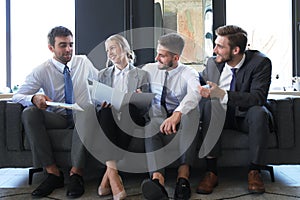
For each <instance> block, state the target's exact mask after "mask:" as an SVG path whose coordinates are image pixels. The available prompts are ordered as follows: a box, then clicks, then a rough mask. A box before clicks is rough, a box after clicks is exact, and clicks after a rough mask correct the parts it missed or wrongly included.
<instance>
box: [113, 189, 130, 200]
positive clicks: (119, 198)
mask: <svg viewBox="0 0 300 200" xmlns="http://www.w3.org/2000/svg"><path fill="white" fill-rule="evenodd" d="M126 197H127V194H126V192H125V190H123V191H121V192H119V193H118V194H116V195H113V199H114V200H122V199H125V198H126Z"/></svg>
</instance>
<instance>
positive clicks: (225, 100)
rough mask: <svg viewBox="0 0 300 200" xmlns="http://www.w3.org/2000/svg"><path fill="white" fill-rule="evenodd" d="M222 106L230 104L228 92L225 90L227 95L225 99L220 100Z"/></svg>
mask: <svg viewBox="0 0 300 200" xmlns="http://www.w3.org/2000/svg"><path fill="white" fill-rule="evenodd" d="M220 102H221V104H227V102H228V92H227V90H225V95H224V97H223V99H220Z"/></svg>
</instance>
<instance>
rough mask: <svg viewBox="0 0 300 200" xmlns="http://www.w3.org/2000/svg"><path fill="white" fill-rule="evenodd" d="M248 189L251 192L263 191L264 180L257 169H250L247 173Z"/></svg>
mask: <svg viewBox="0 0 300 200" xmlns="http://www.w3.org/2000/svg"><path fill="white" fill-rule="evenodd" d="M248 190H249V192H251V193H258V194H262V193H264V192H265V186H264V182H263V180H262V178H261V175H260V173H259V171H258V170H251V171H250V172H249V173H248Z"/></svg>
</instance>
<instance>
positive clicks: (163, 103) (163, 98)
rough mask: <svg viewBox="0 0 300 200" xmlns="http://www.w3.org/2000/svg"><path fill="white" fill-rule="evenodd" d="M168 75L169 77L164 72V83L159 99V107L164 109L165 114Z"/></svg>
mask: <svg viewBox="0 0 300 200" xmlns="http://www.w3.org/2000/svg"><path fill="white" fill-rule="evenodd" d="M168 75H169V73H168V72H167V71H166V72H165V81H164V85H163V90H162V93H161V99H160V105H161V106H162V107H163V108H164V109H165V111H166V112H167V106H166V97H167V89H168V88H167V80H168Z"/></svg>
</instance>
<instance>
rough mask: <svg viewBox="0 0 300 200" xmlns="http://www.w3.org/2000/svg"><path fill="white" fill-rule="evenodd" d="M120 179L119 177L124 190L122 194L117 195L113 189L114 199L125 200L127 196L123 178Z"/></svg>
mask: <svg viewBox="0 0 300 200" xmlns="http://www.w3.org/2000/svg"><path fill="white" fill-rule="evenodd" d="M118 177H119V181H120V185H121V188H122V190H121V192H119V193H117V194H114V188H112V193H113V199H114V200H123V199H125V198H126V197H127V194H126V192H125V189H124V186H123V182H122V179H121V177H120V176H119V175H118Z"/></svg>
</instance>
